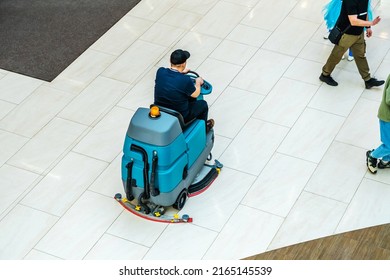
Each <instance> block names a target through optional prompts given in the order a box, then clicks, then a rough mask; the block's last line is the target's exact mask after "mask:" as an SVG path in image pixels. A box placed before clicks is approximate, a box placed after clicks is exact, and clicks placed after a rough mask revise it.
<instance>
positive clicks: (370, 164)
mask: <svg viewBox="0 0 390 280" xmlns="http://www.w3.org/2000/svg"><path fill="white" fill-rule="evenodd" d="M372 151H373V150H371V151H367V152H366V164H367V168H368V171H370V172H371V173H372V174H376V172H377V170H378V169H377V163H378V160H377V159H376V158H374V157H372V156H371V153H372Z"/></svg>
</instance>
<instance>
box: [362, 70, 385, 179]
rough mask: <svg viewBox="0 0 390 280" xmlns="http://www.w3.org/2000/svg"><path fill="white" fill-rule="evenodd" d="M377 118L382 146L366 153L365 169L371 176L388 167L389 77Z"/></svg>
mask: <svg viewBox="0 0 390 280" xmlns="http://www.w3.org/2000/svg"><path fill="white" fill-rule="evenodd" d="M378 118H379V129H380V137H381V142H382V144H381V145H380V146H379V147H378V148H376V149H375V150H371V151H367V153H366V164H367V168H368V170H369V171H370V172H371V173H372V174H375V173H376V172H377V169H378V168H379V169H383V168H389V167H390V75H389V77H388V78H387V81H386V84H385V88H384V90H383V96H382V102H381V104H380V106H379V110H378Z"/></svg>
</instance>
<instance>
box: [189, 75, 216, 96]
mask: <svg viewBox="0 0 390 280" xmlns="http://www.w3.org/2000/svg"><path fill="white" fill-rule="evenodd" d="M186 75H188V76H190V78H192V79H193V80H194V82H195V79H196V78H198V77H200V76H199V74H198V73H196V72H195V71H188V72H187V73H186ZM212 90H213V86H212V85H211V84H210V83H209V82H207V81H206V80H205V79H203V84H202V85H201V86H200V94H203V95H207V94H210V93H211V91H212Z"/></svg>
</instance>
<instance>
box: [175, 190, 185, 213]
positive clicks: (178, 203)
mask: <svg viewBox="0 0 390 280" xmlns="http://www.w3.org/2000/svg"><path fill="white" fill-rule="evenodd" d="M187 196H188V191H187V189H184V190H182V191H181V193H180V194H179V195H178V197H177V199H176V202H175V203H174V204H173V205H172V207H173V208H175V209H177V210H181V209H183V207H184V204H186V201H187Z"/></svg>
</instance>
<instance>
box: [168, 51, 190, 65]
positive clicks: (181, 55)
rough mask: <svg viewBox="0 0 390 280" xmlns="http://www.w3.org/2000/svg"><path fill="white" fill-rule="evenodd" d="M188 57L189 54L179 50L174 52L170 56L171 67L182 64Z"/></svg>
mask: <svg viewBox="0 0 390 280" xmlns="http://www.w3.org/2000/svg"><path fill="white" fill-rule="evenodd" d="M189 57H190V53H189V52H187V51H183V50H181V49H178V50H175V51H174V52H173V53H172V54H171V63H172V64H173V65H179V64H183V63H184V62H186V61H187V59H188V58H189Z"/></svg>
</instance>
